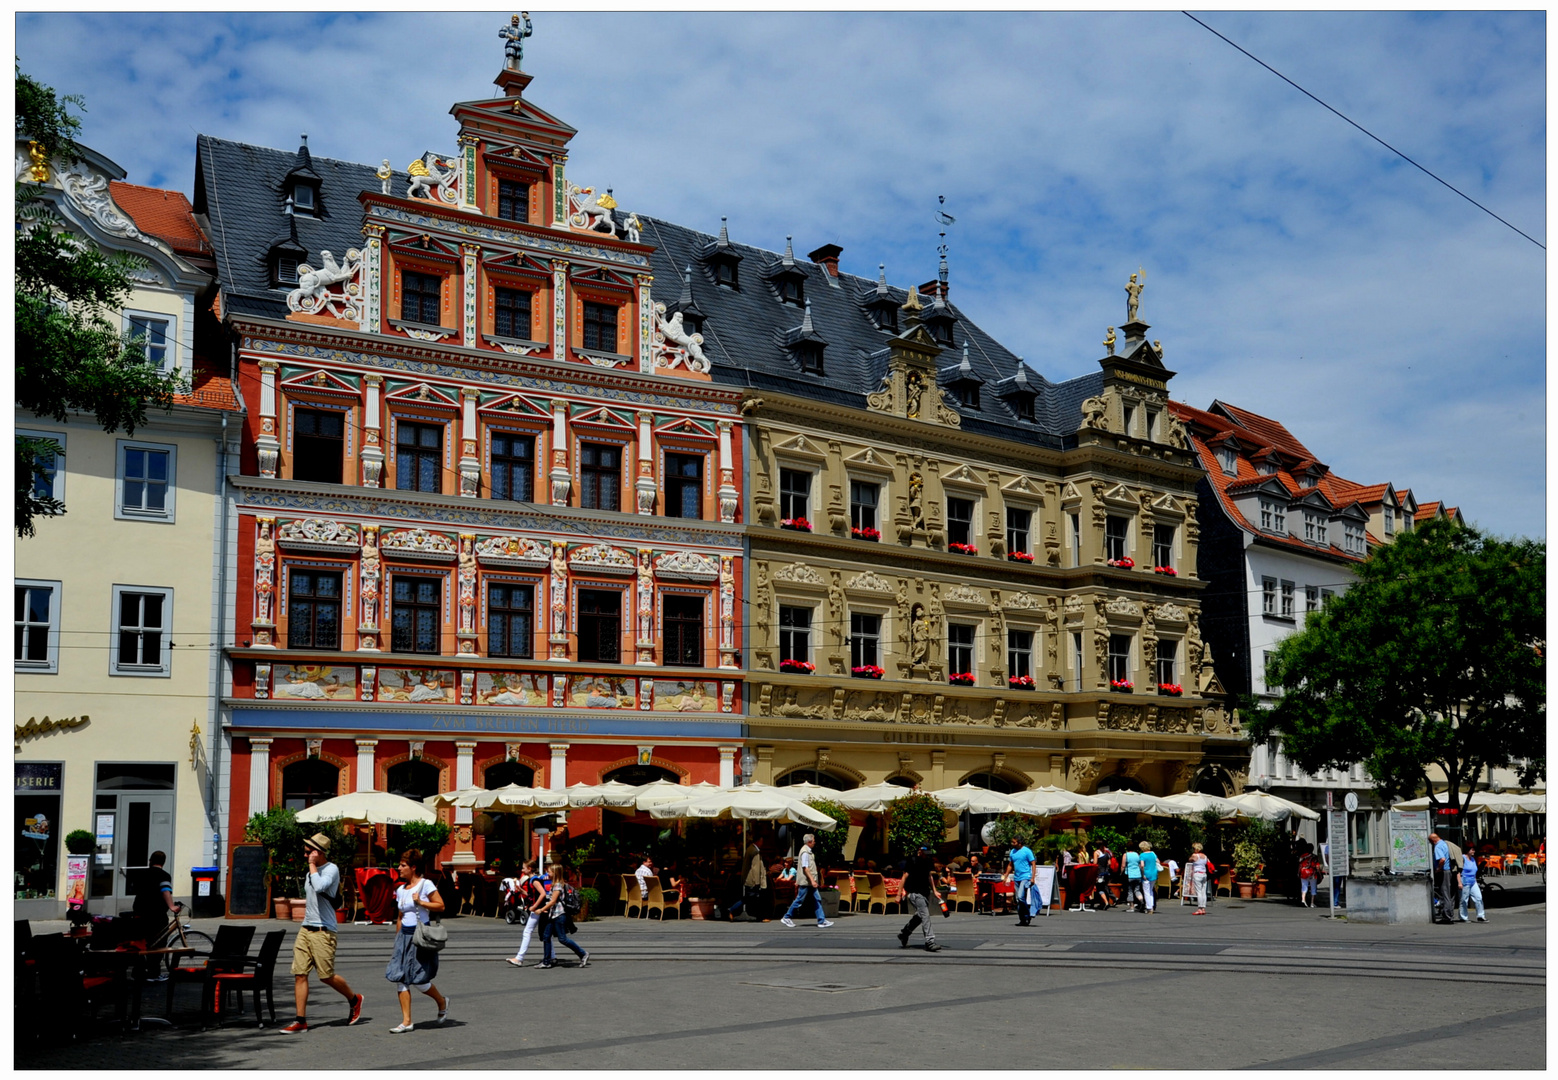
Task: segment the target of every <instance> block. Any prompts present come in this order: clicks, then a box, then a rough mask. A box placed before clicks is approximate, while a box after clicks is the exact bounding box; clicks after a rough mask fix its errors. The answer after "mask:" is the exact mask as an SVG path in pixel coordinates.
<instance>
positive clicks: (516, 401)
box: [477, 394, 552, 423]
mask: <svg viewBox="0 0 1558 1080" xmlns="http://www.w3.org/2000/svg"><path fill="white" fill-rule="evenodd" d="M477 408H479V409H480V410H481V411H483V412H495V413H499V414H501V415H503V416H522V417H530V418H533V419H536V420H546V421H547V422H548V423H550V422H551V419H552V410H551V409H548V408H543V407H542V406H541V405H538V404H536V403H535V402H534V401H531V400H530V399H529V398H527V397H525V396H523V395H521V394H488V395H486V399H485V400H484V401H483V402H482V403H481V404H480V405H479V406H477Z"/></svg>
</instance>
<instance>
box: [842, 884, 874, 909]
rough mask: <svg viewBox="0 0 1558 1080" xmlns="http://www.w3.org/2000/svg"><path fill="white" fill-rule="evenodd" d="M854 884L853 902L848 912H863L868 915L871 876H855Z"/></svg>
mask: <svg viewBox="0 0 1558 1080" xmlns="http://www.w3.org/2000/svg"><path fill="white" fill-rule="evenodd" d="M854 882H855V895H854V902H853V904H852V905H851V907H850V910H851V911H864V912H866V913H868V914H869V913H870V911H871V875H870V874H856V875H855V877H854ZM839 906H840V908H842V907H843V905H842V904H840V905H839Z"/></svg>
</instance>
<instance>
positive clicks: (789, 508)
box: [779, 469, 811, 521]
mask: <svg viewBox="0 0 1558 1080" xmlns="http://www.w3.org/2000/svg"><path fill="white" fill-rule="evenodd" d="M810 503H811V473H809V472H802V471H801V470H800V469H780V470H779V516H780V517H781V518H783V519H784V520H786V521H789V520H792V519H794V518H804V517H807V509H808V507H809V505H810Z"/></svg>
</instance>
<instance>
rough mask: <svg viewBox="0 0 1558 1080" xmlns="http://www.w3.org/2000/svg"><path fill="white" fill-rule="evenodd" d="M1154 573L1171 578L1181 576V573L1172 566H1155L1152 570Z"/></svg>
mask: <svg viewBox="0 0 1558 1080" xmlns="http://www.w3.org/2000/svg"><path fill="white" fill-rule="evenodd" d="M1152 572H1153V573H1154V574H1167V575H1168V576H1169V577H1178V576H1179V571H1178V570H1175V569H1174V568H1173V567H1172V566H1154V567H1153V568H1152Z"/></svg>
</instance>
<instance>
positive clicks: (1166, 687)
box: [1158, 682, 1185, 697]
mask: <svg viewBox="0 0 1558 1080" xmlns="http://www.w3.org/2000/svg"><path fill="white" fill-rule="evenodd" d="M1184 692H1185V688H1184V687H1183V686H1181V685H1179V683H1171V682H1166V683H1159V684H1158V693H1160V694H1163V695H1166V696H1167V697H1179V695H1181V694H1183V693H1184Z"/></svg>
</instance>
